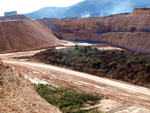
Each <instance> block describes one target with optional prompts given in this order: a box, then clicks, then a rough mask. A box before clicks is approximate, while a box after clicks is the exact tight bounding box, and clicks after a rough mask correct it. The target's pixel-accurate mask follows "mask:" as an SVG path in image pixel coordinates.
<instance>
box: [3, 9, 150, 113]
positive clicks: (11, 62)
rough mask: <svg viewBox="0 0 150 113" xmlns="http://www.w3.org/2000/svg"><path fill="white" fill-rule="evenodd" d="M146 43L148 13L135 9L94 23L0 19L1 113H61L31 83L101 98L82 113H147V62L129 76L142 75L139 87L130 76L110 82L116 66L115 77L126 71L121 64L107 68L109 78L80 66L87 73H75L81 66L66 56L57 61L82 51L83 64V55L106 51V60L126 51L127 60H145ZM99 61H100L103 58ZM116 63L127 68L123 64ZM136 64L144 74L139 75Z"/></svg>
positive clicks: (149, 93)
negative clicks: (69, 89)
mask: <svg viewBox="0 0 150 113" xmlns="http://www.w3.org/2000/svg"><path fill="white" fill-rule="evenodd" d="M149 38H150V10H149V9H134V10H133V13H125V14H117V15H111V16H107V17H95V18H65V19H54V18H44V19H37V20H35V19H32V18H29V17H27V16H24V15H8V16H4V17H0V58H1V59H0V113H61V112H62V109H61V108H59V105H58V106H54V105H51V104H49V103H48V102H47V101H46V100H44V98H42V97H41V96H40V95H39V94H38V93H37V92H36V90H35V89H34V88H33V86H32V85H33V84H34V83H35V84H38V83H40V84H49V85H52V86H54V87H57V88H58V87H67V88H71V89H74V90H80V91H83V92H86V93H89V94H92V95H99V96H102V97H103V99H102V100H99V102H98V103H97V104H95V105H91V104H90V101H88V102H87V103H84V105H83V107H82V109H80V110H81V111H82V110H83V111H84V112H85V111H86V112H87V111H88V110H91V109H92V110H93V109H94V110H95V109H96V110H97V109H98V110H99V112H100V113H101V112H102V113H103V112H104V113H150V110H149V108H150V98H149V97H150V89H149V84H148V85H147V84H144V85H143V84H142V83H144V82H145V81H148V80H149V75H150V74H149V69H150V68H149V67H150V66H149V64H148V63H147V62H149V59H148V60H145V61H143V60H142V61H141V62H140V63H139V64H137V65H138V67H139V68H138V69H135V70H131V71H133V72H131V73H134V72H135V73H136V75H140V77H141V78H138V80H141V81H142V83H140V82H138V83H136V82H135V83H134V82H132V81H130V80H131V79H132V80H134V79H136V77H135V76H133V75H132V74H131V75H128V78H126V77H123V79H124V80H122V79H121V77H120V76H119V77H120V78H119V79H118V76H117V75H116V76H115V77H116V78H115V79H114V78H113V76H111V74H110V73H111V72H114V70H115V69H116V70H117V69H118V67H119V69H120V70H119V69H118V73H121V72H123V71H122V70H124V69H128V68H124V67H123V65H122V67H121V66H120V65H119V66H118V67H117V66H116V62H117V61H115V62H113V63H111V64H110V66H112V67H113V68H112V70H111V71H110V73H109V74H108V73H107V70H106V72H104V73H103V71H105V70H100V71H98V72H100V73H98V74H97V73H96V72H95V70H94V68H93V67H92V66H91V67H90V68H88V66H86V65H84V67H86V68H87V69H86V68H84V69H83V71H78V70H77V69H78V68H79V67H80V68H79V69H81V68H82V66H81V65H79V64H80V63H78V64H77V65H76V64H74V61H73V60H71V61H70V62H71V63H72V64H71V63H70V62H69V60H66V59H67V57H66V59H61V57H62V56H61V55H62V54H64V55H66V54H68V53H70V54H73V53H77V51H79V52H80V54H79V58H80V57H82V56H83V57H84V59H82V60H83V61H85V62H87V61H86V58H87V56H84V55H87V54H89V55H93V53H94V52H97V53H96V55H95V56H98V55H99V54H98V53H99V52H103V51H108V55H107V56H109V55H110V53H112V54H116V55H117V53H121V52H122V53H123V54H125V52H127V53H128V52H129V55H130V53H133V54H134V57H131V58H133V59H132V60H135V59H136V60H139V59H140V58H145V59H146V58H147V57H143V56H146V55H149V52H150V40H149ZM86 47H87V48H88V49H87V48H86ZM84 49H85V51H84ZM63 50H64V51H63ZM113 50H114V51H115V52H114V51H113ZM93 51H94V52H93ZM116 51H117V52H116ZM71 52H72V53H71ZM92 52H93V53H92ZM109 52H110V53H109ZM104 53H105V54H106V52H104ZM119 55H120V54H119ZM125 55H126V54H125ZM138 55H143V56H138ZM49 56H54V58H53V57H49ZM110 56H111V55H110ZM136 56H137V57H136ZM72 57H74V56H72ZM101 57H102V58H103V56H102V55H101ZM112 57H113V56H112ZM116 57H117V56H116ZM128 57H129V56H128ZM59 58H60V59H61V60H60V61H59V60H58V59H59ZM79 58H76V60H78V59H79ZM98 58H99V59H100V57H98ZM37 59H38V60H37ZM39 59H40V61H39ZM41 59H42V60H44V61H42V60H41ZM110 59H111V57H110ZM104 60H105V59H104ZM120 60H122V59H120ZM50 61H52V63H51V62H50ZM54 61H55V62H54ZM93 61H97V59H93ZM56 62H57V64H55V63H56ZM64 62H65V66H64V65H63V63H64ZM88 62H89V60H88ZM106 62H107V60H106ZM119 62H123V63H124V64H125V63H126V62H125V61H123V60H122V61H119ZM117 63H118V62H117ZM132 63H133V64H129V62H128V66H131V68H133V67H134V66H132V65H134V64H136V63H137V62H136V63H135V62H132ZM66 64H67V65H69V66H70V67H71V66H74V67H75V69H73V68H68V67H69V66H68V67H67V66H66ZM100 64H101V65H102V64H104V63H103V62H100ZM100 64H99V65H100ZM140 64H141V65H142V66H144V69H145V70H146V71H145V70H144V71H143V70H142V69H143V68H141V67H140ZM93 65H95V64H93ZM78 66H79V67H78ZM104 66H105V65H104ZM104 66H103V67H104ZM106 67H107V66H106ZM120 67H121V68H120ZM107 68H110V67H109V66H108V67H107ZM85 70H92V71H93V70H94V71H93V73H94V72H95V73H96V74H95V73H94V74H93V73H87V72H85ZM139 71H140V72H139ZM145 73H146V75H144V74H145ZM107 74H108V75H107ZM123 74H124V73H123ZM123 74H121V75H123ZM125 74H126V75H127V73H125ZM125 74H124V75H125ZM141 75H143V76H141ZM138 80H137V79H136V80H135V81H138ZM60 109H61V110H60ZM75 110H76V109H75ZM92 110H91V112H89V113H92ZM94 112H95V113H96V111H93V113H94Z"/></svg>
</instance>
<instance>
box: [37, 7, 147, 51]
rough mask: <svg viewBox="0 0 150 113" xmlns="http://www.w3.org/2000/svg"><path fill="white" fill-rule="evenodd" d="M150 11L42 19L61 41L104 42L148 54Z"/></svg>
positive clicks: (137, 10)
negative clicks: (104, 15) (96, 16)
mask: <svg viewBox="0 0 150 113" xmlns="http://www.w3.org/2000/svg"><path fill="white" fill-rule="evenodd" d="M149 15H150V10H142V9H135V10H134V11H133V13H131V14H118V15H112V16H108V17H103V18H76V19H41V20H40V21H41V22H43V23H44V24H45V25H46V26H47V27H48V28H49V29H51V30H52V31H53V32H54V34H55V35H56V36H57V37H59V38H62V39H69V40H82V41H93V42H105V43H108V44H111V45H113V46H117V47H121V48H124V49H126V50H130V51H134V52H140V53H147V52H150V39H149V37H150V27H149V26H150V16H149Z"/></svg>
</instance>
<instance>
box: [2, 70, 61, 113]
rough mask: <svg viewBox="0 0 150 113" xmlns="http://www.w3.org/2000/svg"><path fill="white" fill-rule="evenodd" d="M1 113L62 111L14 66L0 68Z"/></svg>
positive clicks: (54, 112)
mask: <svg viewBox="0 0 150 113" xmlns="http://www.w3.org/2000/svg"><path fill="white" fill-rule="evenodd" d="M0 113H60V110H59V109H58V108H56V107H54V106H52V105H50V104H48V103H47V102H46V101H45V100H44V99H42V98H41V97H40V96H39V95H38V94H37V93H36V91H35V90H34V89H33V87H32V86H31V84H30V83H29V81H27V80H26V79H25V78H24V76H23V75H22V74H20V73H18V72H17V71H16V70H15V69H14V68H11V67H3V68H1V69H0Z"/></svg>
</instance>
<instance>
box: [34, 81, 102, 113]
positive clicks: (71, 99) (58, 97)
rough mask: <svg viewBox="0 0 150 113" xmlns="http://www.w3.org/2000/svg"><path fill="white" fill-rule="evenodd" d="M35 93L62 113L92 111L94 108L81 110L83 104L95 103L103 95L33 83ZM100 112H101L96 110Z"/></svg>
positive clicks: (88, 112) (87, 112) (90, 112)
mask: <svg viewBox="0 0 150 113" xmlns="http://www.w3.org/2000/svg"><path fill="white" fill-rule="evenodd" d="M33 86H34V88H35V90H36V91H37V93H38V94H39V95H40V96H41V97H43V98H44V99H45V100H46V101H47V102H49V103H50V104H52V105H54V106H57V107H58V108H59V109H60V110H61V111H62V112H63V113H85V112H86V113H94V111H95V112H98V111H97V110H96V109H95V108H93V109H88V110H83V109H81V108H82V107H84V104H89V105H91V106H93V105H95V104H96V103H97V102H98V101H99V100H101V99H102V98H103V97H99V96H95V95H92V94H89V93H84V92H81V91H77V90H73V89H70V88H64V87H54V86H51V85H43V84H33ZM98 113H101V112H98Z"/></svg>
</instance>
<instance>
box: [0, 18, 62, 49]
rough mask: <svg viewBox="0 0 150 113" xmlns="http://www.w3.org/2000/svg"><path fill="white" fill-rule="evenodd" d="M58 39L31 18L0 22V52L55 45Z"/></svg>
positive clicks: (58, 41) (58, 42)
mask: <svg viewBox="0 0 150 113" xmlns="http://www.w3.org/2000/svg"><path fill="white" fill-rule="evenodd" d="M58 44H60V40H59V39H58V38H56V37H55V36H54V35H53V33H52V31H51V30H49V29H48V28H46V27H45V26H44V25H43V24H42V23H39V22H37V21H35V20H32V19H20V20H18V19H17V20H11V21H10V20H8V21H1V22H0V52H12V51H24V50H31V49H39V48H45V47H47V46H56V45H58Z"/></svg>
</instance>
